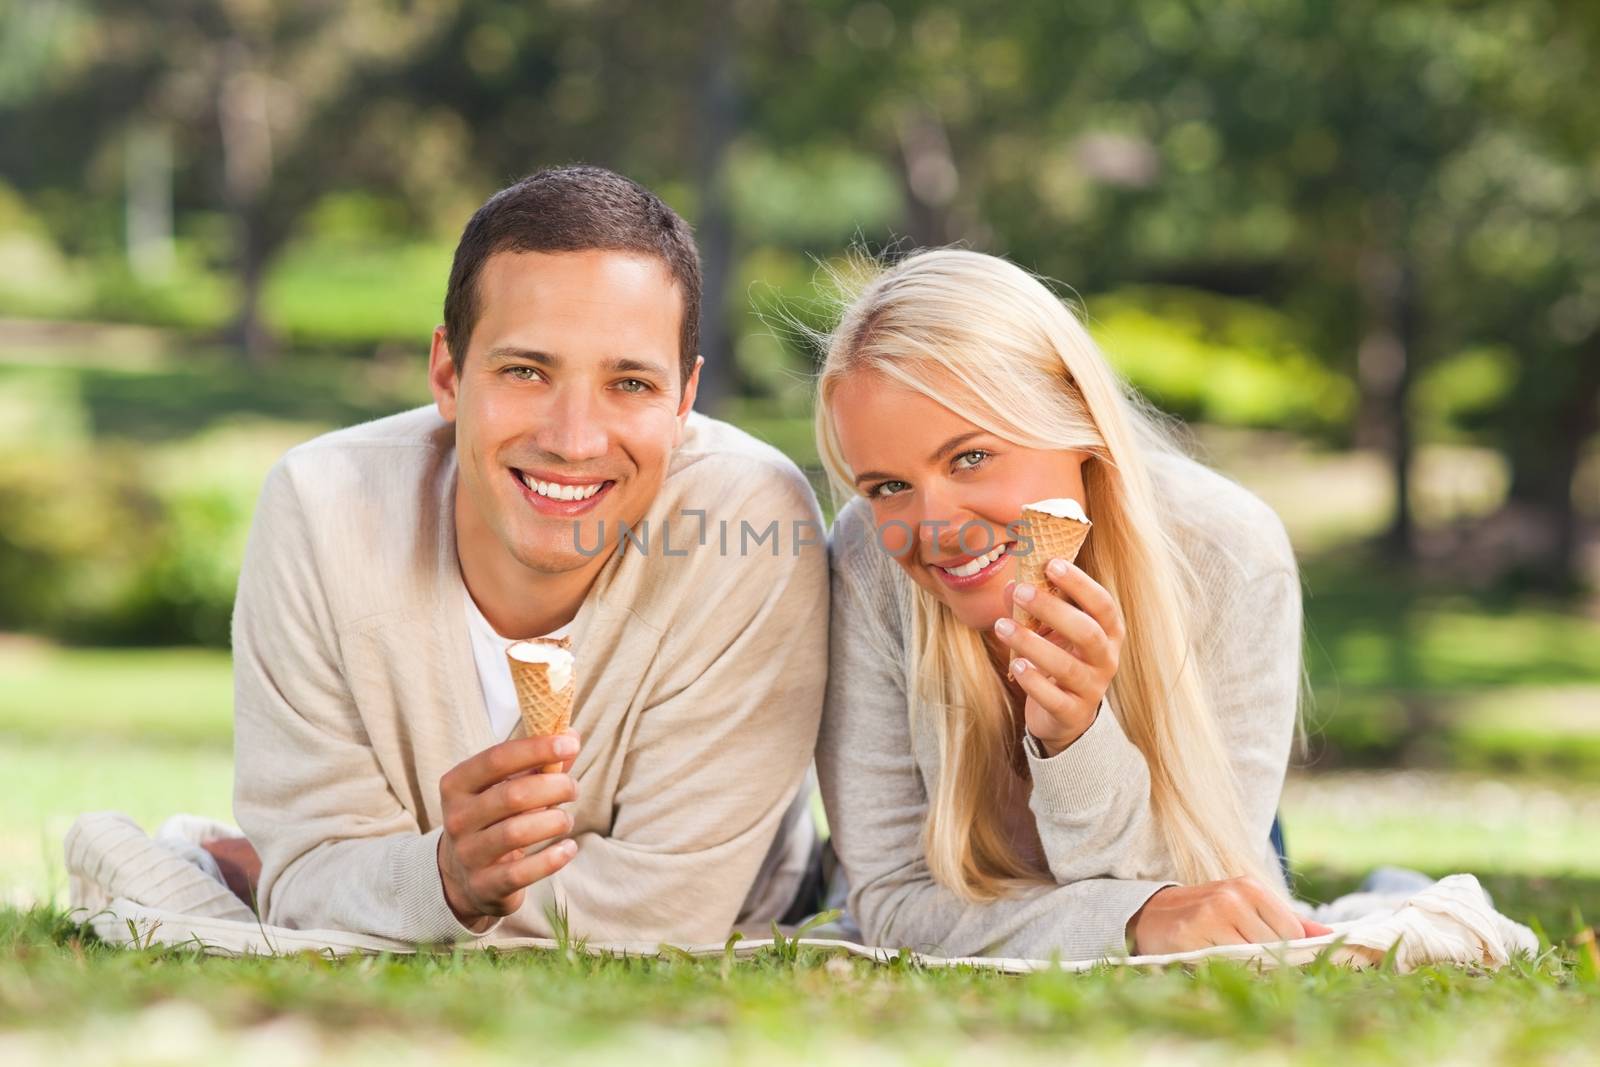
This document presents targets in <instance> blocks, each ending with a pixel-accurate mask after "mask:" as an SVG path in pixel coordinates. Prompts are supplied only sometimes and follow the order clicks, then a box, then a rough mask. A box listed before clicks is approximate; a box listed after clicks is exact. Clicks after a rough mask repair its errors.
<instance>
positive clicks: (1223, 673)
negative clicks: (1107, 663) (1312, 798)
mask: <svg viewBox="0 0 1600 1067" xmlns="http://www.w3.org/2000/svg"><path fill="white" fill-rule="evenodd" d="M1262 509H1263V510H1264V511H1265V510H1266V506H1265V505H1262ZM1258 529H1259V530H1260V535H1261V540H1262V549H1261V552H1260V553H1259V554H1258V556H1257V559H1256V560H1255V561H1254V562H1253V564H1252V565H1251V566H1250V567H1249V568H1248V569H1247V570H1245V571H1244V572H1243V573H1242V574H1240V575H1239V576H1238V577H1237V578H1235V579H1234V595H1232V596H1231V597H1229V598H1227V605H1226V608H1225V609H1224V611H1223V613H1222V614H1220V615H1219V616H1218V617H1217V619H1216V620H1215V622H1214V625H1212V626H1211V628H1210V634H1209V640H1208V641H1207V642H1206V643H1205V644H1203V645H1202V646H1201V650H1200V654H1199V655H1200V669H1201V673H1202V675H1203V676H1204V677H1205V678H1206V685H1207V692H1208V693H1209V694H1210V695H1211V699H1212V708H1213V709H1214V712H1215V714H1216V716H1217V723H1218V726H1219V727H1220V728H1221V731H1222V743H1223V745H1224V746H1226V748H1227V750H1228V753H1229V755H1230V763H1231V765H1232V769H1233V776H1234V782H1235V784H1236V785H1237V787H1238V790H1239V799H1240V808H1241V811H1242V813H1243V815H1244V818H1245V825H1246V828H1247V829H1248V831H1249V833H1251V834H1252V835H1253V836H1254V838H1255V840H1257V841H1260V842H1261V847H1262V851H1263V854H1264V855H1265V854H1268V853H1269V852H1270V846H1269V844H1268V835H1269V834H1270V832H1271V830H1272V820H1273V819H1274V818H1275V817H1276V816H1277V814H1278V805H1279V803H1280V802H1281V801H1282V799H1283V779H1284V775H1285V774H1286V773H1287V771H1288V769H1289V755H1290V749H1291V748H1292V747H1293V744H1294V735H1295V729H1296V724H1297V723H1298V721H1299V714H1300V692H1301V669H1302V668H1301V665H1302V658H1301V657H1302V646H1303V640H1304V633H1303V631H1304V618H1303V615H1302V609H1301V603H1302V602H1301V592H1300V573H1299V568H1298V567H1297V565H1296V563H1295V558H1294V550H1293V548H1292V547H1290V544H1289V535H1288V533H1287V532H1286V531H1285V530H1284V528H1283V523H1282V522H1281V520H1279V519H1278V517H1277V516H1276V515H1274V514H1272V513H1271V512H1270V511H1267V517H1266V519H1265V520H1264V521H1263V524H1262V525H1261V526H1259V527H1258ZM1271 869H1272V870H1277V869H1278V868H1277V862H1276V860H1275V859H1274V861H1273V863H1272V864H1271Z"/></svg>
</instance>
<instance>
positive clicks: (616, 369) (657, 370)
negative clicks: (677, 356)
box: [606, 358, 667, 378]
mask: <svg viewBox="0 0 1600 1067" xmlns="http://www.w3.org/2000/svg"><path fill="white" fill-rule="evenodd" d="M606 370H608V371H611V372H613V373H615V374H653V375H655V376H656V377H658V378H665V377H666V376H667V368H665V367H663V366H662V365H661V364H659V363H652V362H650V361H649V360H643V359H627V358H622V359H613V360H608V361H607V362H606Z"/></svg>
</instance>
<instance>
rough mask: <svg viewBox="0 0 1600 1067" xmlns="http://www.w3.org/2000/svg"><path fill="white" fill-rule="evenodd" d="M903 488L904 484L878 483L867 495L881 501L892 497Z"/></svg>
mask: <svg viewBox="0 0 1600 1067" xmlns="http://www.w3.org/2000/svg"><path fill="white" fill-rule="evenodd" d="M905 488H906V483H905V482H879V483H878V484H877V485H875V486H873V487H872V492H871V493H870V494H869V495H870V496H874V497H877V498H879V499H880V500H881V499H882V498H884V497H886V496H893V495H894V494H895V493H898V492H900V490H902V489H905Z"/></svg>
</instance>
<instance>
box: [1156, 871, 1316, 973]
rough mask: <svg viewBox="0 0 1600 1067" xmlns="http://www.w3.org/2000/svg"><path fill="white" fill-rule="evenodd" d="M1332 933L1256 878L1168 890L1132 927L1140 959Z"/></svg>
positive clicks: (1178, 886)
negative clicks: (1168, 953)
mask: <svg viewBox="0 0 1600 1067" xmlns="http://www.w3.org/2000/svg"><path fill="white" fill-rule="evenodd" d="M1332 932H1333V931H1332V930H1331V929H1329V928H1328V927H1326V926H1323V925H1322V924H1321V923H1316V922H1311V921H1310V920H1309V919H1302V918H1300V916H1298V915H1296V914H1295V913H1294V912H1293V911H1292V910H1290V908H1289V905H1287V904H1285V903H1284V902H1283V901H1282V900H1280V899H1279V898H1278V897H1277V896H1276V895H1275V894H1273V893H1272V892H1270V891H1269V890H1268V889H1267V888H1266V887H1265V886H1263V885H1262V884H1261V883H1260V882H1257V881H1256V880H1255V879H1253V878H1230V879H1229V880H1227V881H1225V882H1205V883H1203V884H1201V885H1169V886H1167V888H1165V889H1160V890H1157V891H1156V893H1155V895H1154V896H1152V897H1151V898H1150V899H1149V900H1147V901H1145V904H1144V907H1142V908H1140V909H1139V911H1138V913H1137V914H1136V915H1134V917H1133V919H1132V921H1131V922H1129V923H1128V934H1129V936H1130V937H1132V938H1133V946H1134V948H1133V950H1134V953H1135V954H1137V955H1140V956H1150V955H1160V954H1164V953H1167V952H1188V951H1191V950H1192V949H1197V948H1208V947H1210V946H1212V945H1266V944H1272V943H1274V942H1278V941H1294V940H1297V939H1299V938H1302V937H1319V936H1321V935H1322V934H1328V933H1332Z"/></svg>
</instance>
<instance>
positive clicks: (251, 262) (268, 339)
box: [217, 37, 273, 363]
mask: <svg viewBox="0 0 1600 1067" xmlns="http://www.w3.org/2000/svg"><path fill="white" fill-rule="evenodd" d="M222 55H223V62H222V70H223V73H222V76H221V85H220V90H219V92H218V96H217V121H218V123H219V125H220V127H221V133H222V191H223V202H224V204H225V205H226V206H227V209H228V214H229V215H230V216H231V219H232V222H233V232H234V270H235V273H236V276H237V278H238V282H239V307H238V310H237V312H236V314H235V315H234V319H233V324H232V325H231V326H230V327H229V329H228V337H229V339H230V340H231V341H233V342H234V343H235V344H237V345H239V346H240V348H241V350H242V351H243V353H244V356H245V358H246V359H248V360H249V361H250V362H252V363H261V362H263V361H265V360H266V359H267V358H268V357H269V356H270V355H271V352H272V348H273V342H272V336H271V334H270V333H269V332H268V331H267V328H266V325H265V323H264V322H263V321H262V318H261V285H262V282H263V280H264V279H265V277H266V270H267V257H268V251H269V246H270V242H269V241H268V240H267V237H266V232H265V220H264V217H263V206H264V205H263V202H264V200H265V198H266V194H267V188H268V186H269V184H270V183H271V180H272V128H271V124H270V121H269V120H270V114H269V107H270V100H269V99H268V88H267V80H266V78H265V76H263V75H262V74H260V73H259V72H258V71H257V69H256V64H255V63H254V58H253V53H252V50H251V48H250V46H249V45H248V44H247V43H246V42H245V41H244V40H242V39H240V38H237V37H236V38H234V39H233V40H232V41H230V42H229V43H228V45H227V47H225V48H224V49H223V52H222Z"/></svg>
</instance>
